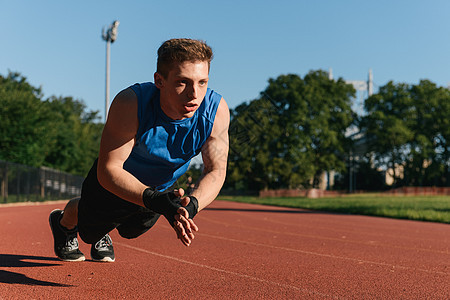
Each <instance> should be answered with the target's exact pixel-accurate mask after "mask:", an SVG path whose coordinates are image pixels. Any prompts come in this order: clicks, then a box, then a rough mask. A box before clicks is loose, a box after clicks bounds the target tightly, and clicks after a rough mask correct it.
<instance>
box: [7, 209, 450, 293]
mask: <svg viewBox="0 0 450 300" xmlns="http://www.w3.org/2000/svg"><path fill="white" fill-rule="evenodd" d="M63 207H64V203H63V202H53V203H44V204H28V205H15V206H0V237H1V239H0V299H1V300H6V299H99V298H104V299H230V298H231V299H330V298H344V299H345V298H351V299H375V298H376V299H424V298H428V299H449V298H450V249H449V248H450V226H449V225H447V224H437V223H425V222H415V221H406V220H394V219H385V218H376V217H366V216H354V215H341V214H328V213H322V212H310V211H304V210H299V209H290V208H278V207H270V206H261V205H250V204H239V203H233V202H225V201H215V202H214V203H213V204H212V205H211V206H210V207H209V208H208V209H207V210H204V211H202V212H201V213H199V214H198V215H197V217H196V223H197V224H198V226H199V228H200V231H199V232H198V234H197V236H196V238H195V240H194V242H193V244H192V245H191V246H190V247H189V248H186V247H184V246H182V245H181V243H180V242H179V241H178V240H177V239H176V237H175V233H174V232H172V229H171V228H170V227H169V225H168V224H167V222H166V221H165V220H164V219H160V221H159V222H158V223H157V224H156V225H155V227H154V228H152V229H151V230H150V231H149V232H148V233H146V234H144V235H143V236H141V237H139V238H137V239H133V240H126V239H123V238H121V237H119V236H118V234H117V232H116V231H114V232H113V233H112V235H111V236H112V239H113V241H114V245H115V251H116V262H115V263H96V262H92V261H89V260H87V261H85V262H62V261H59V260H57V259H56V258H55V257H54V254H53V249H52V237H51V232H50V228H49V225H48V221H47V219H48V214H49V213H50V211H52V210H53V209H54V208H63ZM89 249H90V248H89V246H88V245H86V244H83V243H82V244H81V250H82V251H83V252H84V253H85V254H86V256H87V257H89Z"/></svg>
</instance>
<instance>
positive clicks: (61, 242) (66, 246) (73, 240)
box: [49, 209, 86, 261]
mask: <svg viewBox="0 0 450 300" xmlns="http://www.w3.org/2000/svg"><path fill="white" fill-rule="evenodd" d="M62 214H63V211H62V210H60V209H55V210H54V211H52V212H51V213H50V218H49V222H50V228H51V229H52V233H53V241H54V250H55V254H56V256H57V257H58V258H59V259H61V260H64V261H83V260H85V259H86V258H85V256H84V254H83V253H82V252H81V251H80V249H78V239H77V232H78V231H77V228H76V227H75V228H74V229H73V230H70V231H69V230H67V229H65V228H63V227H62V226H61V224H60V223H59V221H60V220H61V217H62Z"/></svg>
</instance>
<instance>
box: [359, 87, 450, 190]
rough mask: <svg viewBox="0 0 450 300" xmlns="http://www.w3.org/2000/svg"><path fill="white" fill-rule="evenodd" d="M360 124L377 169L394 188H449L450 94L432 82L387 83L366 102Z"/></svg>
mask: <svg viewBox="0 0 450 300" xmlns="http://www.w3.org/2000/svg"><path fill="white" fill-rule="evenodd" d="M365 108H366V110H367V113H368V114H367V116H365V117H364V119H363V120H362V122H361V129H362V130H363V131H365V132H366V134H367V136H368V141H369V145H370V146H369V148H370V149H371V150H372V153H373V154H374V157H375V160H374V161H375V163H376V166H378V167H384V168H391V169H392V170H393V171H394V176H393V177H394V185H397V186H398V185H416V186H423V185H446V184H448V180H449V178H448V176H449V175H448V174H449V164H450V157H449V141H450V140H449V138H450V136H449V116H450V91H449V90H448V89H445V88H442V87H437V86H436V85H435V84H434V83H432V82H430V81H428V80H422V81H420V83H419V84H418V85H408V84H404V83H399V84H394V83H393V82H389V83H387V84H386V85H384V86H382V87H380V90H379V92H378V93H377V94H376V95H373V96H371V97H370V98H368V99H367V100H366V102H365Z"/></svg>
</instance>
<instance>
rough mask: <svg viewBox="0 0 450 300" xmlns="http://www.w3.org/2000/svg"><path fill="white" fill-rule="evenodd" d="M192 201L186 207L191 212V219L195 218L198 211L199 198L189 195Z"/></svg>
mask: <svg viewBox="0 0 450 300" xmlns="http://www.w3.org/2000/svg"><path fill="white" fill-rule="evenodd" d="M188 197H189V199H190V200H191V201H189V204H188V205H186V206H185V207H184V208H185V209H186V210H187V212H188V213H189V219H194V217H195V215H196V214H197V213H198V200H197V198H195V197H194V196H192V195H190V196H188Z"/></svg>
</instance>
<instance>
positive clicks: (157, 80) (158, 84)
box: [153, 72, 164, 89]
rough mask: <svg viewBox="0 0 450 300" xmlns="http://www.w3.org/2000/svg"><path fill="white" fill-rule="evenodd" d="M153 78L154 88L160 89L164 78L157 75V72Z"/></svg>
mask: <svg viewBox="0 0 450 300" xmlns="http://www.w3.org/2000/svg"><path fill="white" fill-rule="evenodd" d="M153 77H154V78H155V85H156V87H157V88H158V89H160V88H162V87H163V86H164V77H163V76H162V75H161V74H159V73H158V72H155V74H154V75H153Z"/></svg>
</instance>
